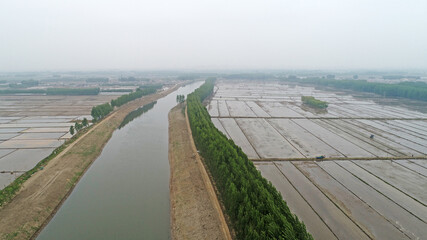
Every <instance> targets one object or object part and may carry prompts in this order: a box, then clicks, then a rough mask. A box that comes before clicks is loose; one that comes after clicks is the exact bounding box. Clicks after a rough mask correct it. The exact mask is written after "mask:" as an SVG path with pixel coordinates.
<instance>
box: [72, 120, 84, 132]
mask: <svg viewBox="0 0 427 240" xmlns="http://www.w3.org/2000/svg"><path fill="white" fill-rule="evenodd" d="M82 128H83V125H82V124H80V123H78V122H76V123H75V124H74V129H76V131H77V132H78V131H80V129H82Z"/></svg>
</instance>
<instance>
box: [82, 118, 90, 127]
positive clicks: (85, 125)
mask: <svg viewBox="0 0 427 240" xmlns="http://www.w3.org/2000/svg"><path fill="white" fill-rule="evenodd" d="M82 124H83V127H87V126H88V125H89V122H88V120H87V118H83V121H82Z"/></svg>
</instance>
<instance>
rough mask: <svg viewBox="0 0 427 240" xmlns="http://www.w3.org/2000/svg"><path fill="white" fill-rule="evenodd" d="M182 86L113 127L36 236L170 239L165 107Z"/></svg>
mask: <svg viewBox="0 0 427 240" xmlns="http://www.w3.org/2000/svg"><path fill="white" fill-rule="evenodd" d="M202 83H203V82H196V83H192V84H189V85H187V86H184V87H181V88H179V89H178V90H176V91H175V92H173V93H171V94H169V95H167V96H166V97H164V98H162V99H160V100H158V101H157V104H155V105H154V107H153V109H151V110H150V111H148V112H146V113H144V114H142V115H141V116H140V117H138V118H136V119H134V120H133V121H131V122H129V124H127V125H126V126H124V127H122V128H121V129H117V130H116V131H114V133H113V136H112V137H111V139H110V140H109V141H108V143H107V144H106V146H105V148H104V149H103V151H102V153H101V155H100V156H99V157H98V159H97V160H96V161H95V162H94V163H93V165H92V166H91V167H90V168H89V169H88V171H87V172H86V173H85V175H84V176H83V177H82V179H81V180H80V182H79V183H78V184H77V186H76V187H75V189H74V191H73V192H72V193H71V195H70V196H69V197H68V199H67V200H66V201H65V202H64V204H63V205H62V207H61V208H60V209H59V210H58V212H57V213H56V215H55V216H54V217H53V218H52V220H51V221H50V223H49V224H48V225H47V226H46V227H45V229H44V230H43V231H42V232H41V233H40V235H39V236H38V238H37V239H40V240H44V239H63V240H66V239H104V240H105V239H170V211H169V177H170V172H169V171H170V169H169V161H168V112H169V110H170V109H171V108H173V107H174V106H176V104H177V103H176V96H177V95H178V94H184V95H187V94H189V93H191V92H193V91H194V90H195V89H196V88H198V87H199V86H200V85H201V84H202Z"/></svg>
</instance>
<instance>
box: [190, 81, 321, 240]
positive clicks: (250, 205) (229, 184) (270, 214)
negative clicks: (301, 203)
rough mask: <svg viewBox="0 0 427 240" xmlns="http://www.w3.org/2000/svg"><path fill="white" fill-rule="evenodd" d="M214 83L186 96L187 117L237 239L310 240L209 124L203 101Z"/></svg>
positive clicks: (270, 187) (239, 154)
mask: <svg viewBox="0 0 427 240" xmlns="http://www.w3.org/2000/svg"><path fill="white" fill-rule="evenodd" d="M214 81H215V80H214V79H208V80H206V82H205V83H204V84H203V85H202V86H201V87H200V88H198V89H197V90H196V91H194V92H193V93H191V94H190V95H188V97H187V106H188V117H189V120H190V125H191V130H192V133H193V137H194V141H195V143H196V145H197V148H198V149H199V150H200V153H201V155H202V157H203V159H204V161H205V163H206V165H207V167H208V169H209V171H210V173H211V174H212V177H213V179H214V180H215V185H216V187H217V189H218V191H219V193H220V197H221V199H222V202H223V203H224V206H225V210H226V212H227V214H228V215H229V216H230V220H231V223H232V226H233V228H234V230H235V231H236V235H237V239H313V238H312V236H311V235H310V234H309V233H308V232H307V231H306V228H305V225H304V224H303V223H301V222H300V221H299V220H298V217H296V216H295V215H293V214H292V213H291V212H290V210H289V208H288V206H287V205H286V203H285V202H284V201H283V199H282V196H281V195H280V193H279V192H278V191H277V190H276V189H275V188H274V186H273V185H272V184H271V183H270V182H268V181H267V180H266V179H265V178H263V177H262V176H261V173H260V172H259V171H258V170H257V169H256V168H255V166H254V164H253V163H252V162H251V161H249V160H248V157H247V156H246V155H245V154H244V153H243V151H242V149H241V148H240V147H238V146H237V145H235V144H234V142H233V141H232V140H229V139H227V137H226V136H225V135H224V134H222V133H221V132H220V131H219V130H218V129H216V127H215V126H214V125H213V123H212V122H211V120H210V116H209V114H208V112H207V110H206V108H205V107H204V106H203V105H202V101H203V100H204V99H205V98H206V97H208V96H209V95H210V94H211V93H212V90H213V87H214Z"/></svg>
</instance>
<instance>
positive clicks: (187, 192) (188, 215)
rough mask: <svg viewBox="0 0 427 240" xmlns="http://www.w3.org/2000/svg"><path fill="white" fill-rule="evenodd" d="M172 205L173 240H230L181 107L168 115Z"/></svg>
mask: <svg viewBox="0 0 427 240" xmlns="http://www.w3.org/2000/svg"><path fill="white" fill-rule="evenodd" d="M169 162H170V167H171V179H170V201H171V229H172V230H171V231H172V238H173V239H231V236H230V232H229V229H228V226H227V223H226V222H225V218H224V215H223V213H222V211H221V208H220V205H219V202H218V199H217V197H216V194H215V191H214V189H213V186H212V184H211V182H210V179H209V177H208V175H207V173H206V170H205V169H204V166H203V164H202V162H201V159H200V157H199V155H198V154H197V150H196V148H195V146H194V142H193V139H192V136H191V131H189V125H188V120H187V119H186V117H185V116H184V114H183V110H182V107H179V106H178V107H175V108H173V109H172V110H171V112H170V113H169Z"/></svg>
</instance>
